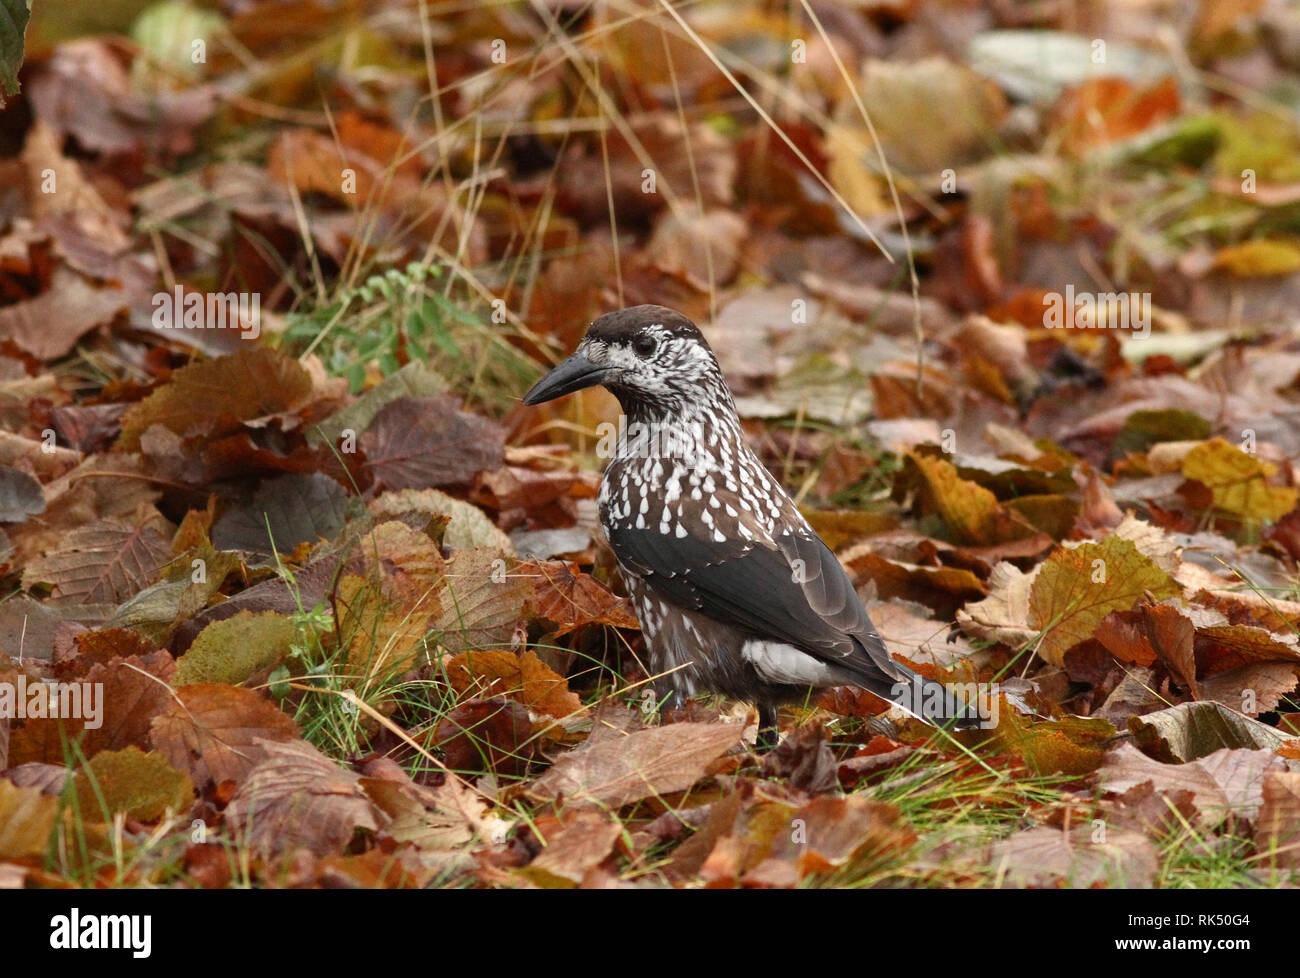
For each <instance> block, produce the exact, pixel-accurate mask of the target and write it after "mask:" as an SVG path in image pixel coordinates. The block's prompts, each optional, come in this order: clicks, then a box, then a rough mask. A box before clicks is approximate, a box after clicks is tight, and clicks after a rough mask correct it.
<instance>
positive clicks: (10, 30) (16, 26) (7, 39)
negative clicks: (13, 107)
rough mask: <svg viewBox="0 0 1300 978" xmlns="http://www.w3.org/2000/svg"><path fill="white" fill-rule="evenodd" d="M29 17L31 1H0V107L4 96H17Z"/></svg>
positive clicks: (3, 102)
mask: <svg viewBox="0 0 1300 978" xmlns="http://www.w3.org/2000/svg"><path fill="white" fill-rule="evenodd" d="M29 17H31V0H0V106H3V105H4V104H5V96H6V95H17V94H18V69H19V68H21V67H22V64H23V39H24V38H25V37H26V36H27V20H28V18H29Z"/></svg>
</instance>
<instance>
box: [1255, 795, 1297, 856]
mask: <svg viewBox="0 0 1300 978" xmlns="http://www.w3.org/2000/svg"><path fill="white" fill-rule="evenodd" d="M1261 795H1262V799H1263V803H1262V805H1261V807H1260V812H1259V823H1258V824H1257V825H1256V827H1255V845H1256V846H1257V847H1258V848H1259V849H1260V850H1261V856H1262V858H1263V859H1264V860H1265V861H1266V862H1267V863H1269V864H1274V865H1278V866H1281V867H1284V868H1287V869H1295V868H1296V867H1300V773H1296V772H1295V771H1270V772H1269V773H1268V775H1267V776H1266V777H1265V778H1264V784H1263V788H1262V790H1261Z"/></svg>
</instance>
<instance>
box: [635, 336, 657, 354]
mask: <svg viewBox="0 0 1300 978" xmlns="http://www.w3.org/2000/svg"><path fill="white" fill-rule="evenodd" d="M658 345H659V343H658V341H657V340H655V338H654V337H653V336H651V335H649V334H648V333H643V334H642V335H640V336H638V337H637V338H636V339H634V340H633V341H632V349H633V350H635V351H636V355H637V356H639V357H648V356H649V355H650V354H652V353H654V351H655V347H656V346H658Z"/></svg>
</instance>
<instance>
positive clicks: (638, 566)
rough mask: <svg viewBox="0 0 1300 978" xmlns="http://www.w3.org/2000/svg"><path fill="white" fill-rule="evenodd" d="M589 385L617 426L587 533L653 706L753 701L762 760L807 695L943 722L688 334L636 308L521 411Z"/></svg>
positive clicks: (702, 346) (682, 325) (932, 695)
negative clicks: (849, 692)
mask: <svg viewBox="0 0 1300 978" xmlns="http://www.w3.org/2000/svg"><path fill="white" fill-rule="evenodd" d="M596 384H600V385H603V386H604V387H606V388H607V389H608V390H609V391H610V392H612V393H613V394H614V396H615V397H617V398H618V400H619V403H620V404H621V405H622V407H623V412H624V414H625V415H626V418H625V420H624V423H623V425H621V426H620V433H619V438H618V443H617V448H616V450H615V452H614V457H613V458H612V460H611V461H610V463H609V465H608V466H607V467H606V469H605V475H604V478H603V479H602V480H601V486H600V498H599V505H600V520H601V524H602V525H603V527H604V530H605V532H606V534H607V536H608V538H609V543H610V546H611V547H612V548H613V551H614V555H615V557H616V558H617V559H618V566H619V570H620V571H621V573H622V576H623V581H624V583H625V585H626V587H627V592H628V595H629V597H630V598H631V600H632V603H633V606H634V608H635V609H636V613H637V617H638V618H639V620H640V622H641V629H642V632H643V634H644V635H645V639H646V645H647V648H648V650H649V655H650V665H651V668H652V669H653V671H654V673H655V674H657V675H658V674H663V675H664V680H665V681H666V682H668V683H669V684H671V687H672V694H671V695H670V696H669V697H667V698H666V702H667V703H670V704H674V705H675V704H678V703H680V701H681V698H682V697H686V696H691V695H693V694H695V693H697V692H703V691H712V692H717V693H723V694H725V695H727V696H731V697H733V698H736V699H740V700H745V701H748V702H752V703H755V704H757V706H758V709H759V731H760V740H761V742H762V743H763V744H765V745H768V746H770V744H772V743H774V742H775V739H776V736H777V717H776V707H777V706H778V705H779V704H781V703H789V702H794V701H797V700H802V699H804V698H805V697H807V696H808V695H809V693H810V691H811V690H813V689H816V688H818V687H825V686H841V685H844V686H850V685H851V686H860V687H862V688H864V689H868V690H870V691H871V692H873V693H875V694H877V695H878V696H881V697H883V698H885V699H887V700H891V701H893V702H896V703H898V704H899V705H900V706H903V707H904V709H906V710H907V711H908V712H909V713H912V714H913V715H919V716H921V717H922V718H923V719H926V720H928V721H930V722H941V721H943V720H945V719H947V718H948V717H949V716H950V715H951V713H952V712H954V711H943V710H937V709H935V708H934V706H933V705H934V704H942V703H944V702H946V698H945V697H944V696H943V688H942V687H941V686H939V684H937V683H935V682H933V681H932V680H928V679H923V678H922V677H920V676H918V675H916V674H915V673H914V672H912V671H911V670H910V669H907V668H905V667H903V666H902V665H900V664H899V663H897V662H895V661H894V660H893V659H891V658H890V657H889V653H888V652H886V651H885V645H884V643H883V642H882V641H881V639H880V636H879V635H878V634H877V632H876V629H875V628H874V627H873V626H872V624H871V619H870V618H868V617H867V612H866V609H865V608H863V606H862V602H861V601H860V600H859V598H858V596H857V593H856V592H855V591H854V590H853V585H852V584H851V583H850V581H849V578H848V575H847V574H846V573H845V572H844V568H843V567H842V566H841V565H840V562H839V560H837V559H836V557H835V555H834V554H833V553H831V551H830V550H829V549H828V548H827V547H826V545H825V544H824V543H823V542H822V541H821V539H820V538H819V537H818V536H817V534H816V533H815V532H814V531H813V529H812V527H811V526H809V525H808V521H807V520H806V519H804V517H803V515H802V514H801V513H800V512H799V510H798V508H797V507H796V506H795V504H794V502H793V500H791V499H790V497H789V496H788V495H786V492H785V490H784V489H782V487H781V483H780V482H778V481H777V480H776V478H774V477H773V476H772V474H771V473H770V472H768V471H767V469H766V468H765V467H764V466H763V463H762V462H760V461H759V460H758V458H757V456H755V455H754V453H753V452H752V451H751V450H750V449H749V446H748V445H747V444H746V443H745V437H744V434H743V433H742V432H741V428H740V420H739V418H738V417H737V416H736V405H735V402H734V401H733V400H732V398H731V392H730V391H729V390H728V389H727V385H726V382H725V381H724V380H723V378H722V371H721V369H720V368H719V367H718V361H717V360H716V359H715V358H714V356H713V351H712V350H711V349H710V348H709V344H708V342H707V341H706V340H705V339H704V335H703V334H702V333H701V332H700V331H699V329H698V328H697V327H696V326H695V324H694V323H692V322H691V321H690V320H689V319H687V318H686V317H685V316H683V315H681V314H680V313H677V312H674V311H673V310H671V309H666V308H664V307H663V306H651V305H645V306H634V307H633V308H631V309H623V310H620V311H618V312H612V313H609V314H608V315H605V316H601V317H600V318H599V319H597V320H596V321H595V322H593V323H592V324H591V327H590V328H589V329H588V330H587V335H586V336H585V337H583V339H582V342H581V343H579V344H578V349H577V351H576V352H575V353H574V354H573V356H571V357H569V358H568V359H567V360H565V361H564V362H562V363H560V364H559V365H558V366H557V367H556V368H555V369H554V370H552V371H551V372H550V373H549V374H547V375H546V376H545V377H543V378H542V379H541V380H540V381H539V382H538V383H537V384H536V385H535V386H534V387H533V389H532V390H530V391H529V392H528V393H527V394H526V395H525V396H524V403H525V404H541V403H542V402H543V401H549V400H552V399H554V398H557V397H561V396H563V395H565V394H571V393H573V392H574V391H578V390H582V389H583V388H585V387H591V386H594V385H596ZM927 704H931V705H930V706H929V707H927ZM955 712H957V713H959V714H961V711H960V710H958V711H955ZM966 722H967V720H966V717H965V716H964V715H960V716H958V718H957V723H958V725H966Z"/></svg>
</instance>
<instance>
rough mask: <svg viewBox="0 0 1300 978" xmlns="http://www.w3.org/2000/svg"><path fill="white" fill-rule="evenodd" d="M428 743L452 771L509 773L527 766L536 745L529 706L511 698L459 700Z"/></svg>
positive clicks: (515, 772) (519, 771)
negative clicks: (438, 749)
mask: <svg viewBox="0 0 1300 978" xmlns="http://www.w3.org/2000/svg"><path fill="white" fill-rule="evenodd" d="M505 654H507V655H509V653H505ZM430 746H433V747H438V748H441V750H442V752H443V756H444V757H445V758H446V760H447V767H448V768H450V769H451V770H453V771H458V772H462V773H465V774H471V773H477V772H480V771H485V772H495V773H498V774H501V775H505V776H509V777H515V776H518V775H520V774H523V773H524V772H525V771H526V770H528V765H529V762H530V761H531V760H532V757H533V752H534V750H535V749H536V748H535V744H534V741H533V724H532V721H531V720H530V719H529V716H528V710H527V709H526V708H524V707H523V706H522V705H520V704H519V703H516V702H515V701H514V700H512V699H471V700H465V701H464V702H463V703H458V704H457V705H456V706H455V707H453V708H452V709H451V710H448V711H447V712H446V713H445V714H443V716H442V718H441V719H439V721H438V725H437V726H436V727H435V728H434V731H433V739H432V741H431V742H430Z"/></svg>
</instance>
